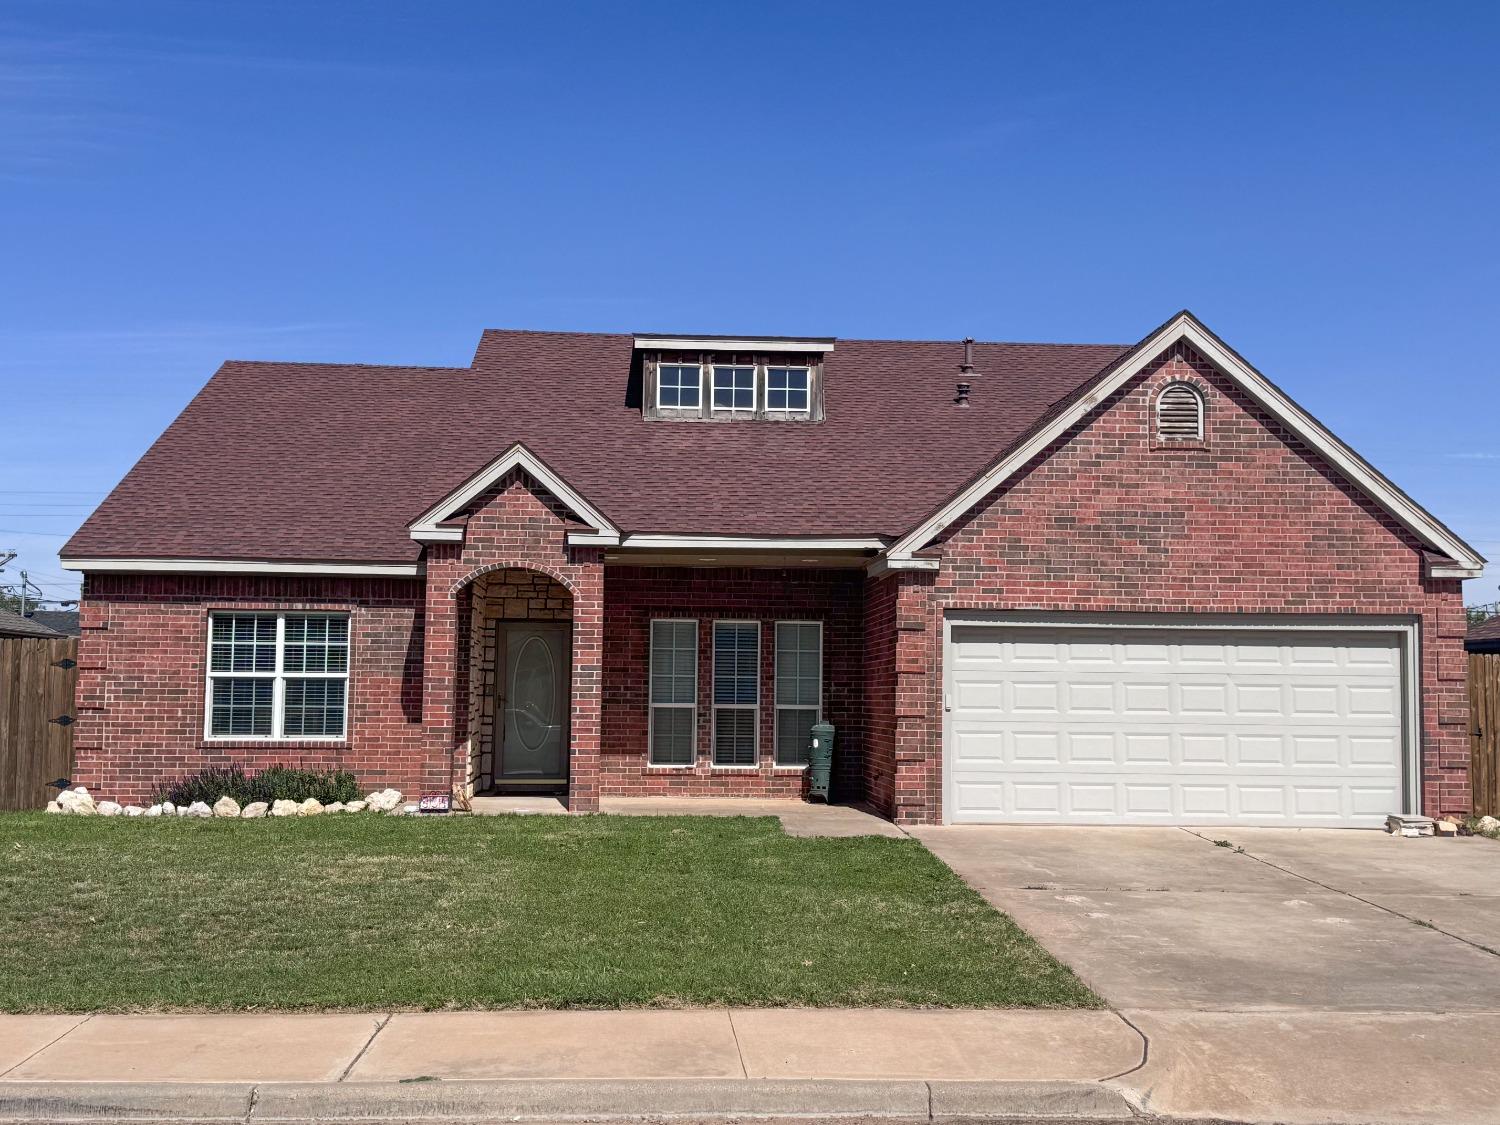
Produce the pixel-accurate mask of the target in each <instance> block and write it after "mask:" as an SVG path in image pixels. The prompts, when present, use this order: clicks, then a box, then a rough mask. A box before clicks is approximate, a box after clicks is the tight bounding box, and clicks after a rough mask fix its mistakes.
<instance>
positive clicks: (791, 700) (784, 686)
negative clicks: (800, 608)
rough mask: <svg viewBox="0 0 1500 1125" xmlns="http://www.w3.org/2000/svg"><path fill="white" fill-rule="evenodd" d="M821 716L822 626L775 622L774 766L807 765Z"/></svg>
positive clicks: (801, 622)
mask: <svg viewBox="0 0 1500 1125" xmlns="http://www.w3.org/2000/svg"><path fill="white" fill-rule="evenodd" d="M822 716H823V625H822V622H819V621H778V622H776V764H777V765H778V766H805V765H807V751H808V744H809V742H810V740H811V738H812V728H813V724H814V723H816V722H818V721H819V720H820V719H821V718H822Z"/></svg>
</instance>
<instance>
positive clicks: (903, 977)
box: [0, 814, 1100, 1012]
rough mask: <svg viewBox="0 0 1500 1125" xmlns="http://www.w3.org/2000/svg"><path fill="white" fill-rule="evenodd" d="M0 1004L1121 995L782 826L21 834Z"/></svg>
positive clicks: (929, 867) (13, 855)
mask: <svg viewBox="0 0 1500 1125" xmlns="http://www.w3.org/2000/svg"><path fill="white" fill-rule="evenodd" d="M0 851H3V856H4V860H3V866H0V934H3V935H4V940H3V941H0V1010H5V1011H12V1012H36V1011H86V1010H87V1011H132V1010H160V1009H239V1008H243V1009H266V1008H336V1009H392V1008H395V1009H411V1008H429V1009H430V1008H505V1007H633V1006H643V1005H645V1006H663V1007H677V1006H683V1005H697V1004H708V1005H714V1004H738V1005H824V1006H827V1005H855V1006H877V1005H879V1006H894V1005H933V1006H977V1007H1010V1006H1038V1007H1088V1006H1097V1005H1098V1004H1099V1003H1100V1001H1099V1000H1098V999H1097V998H1096V997H1095V996H1093V995H1092V994H1091V993H1090V992H1089V990H1088V989H1087V988H1085V987H1084V986H1083V984H1081V983H1080V982H1079V981H1078V979H1077V978H1076V977H1074V976H1073V974H1072V972H1071V971H1070V970H1068V969H1067V968H1065V967H1064V966H1063V965H1061V964H1059V963H1058V962H1057V961H1055V960H1054V959H1053V958H1052V957H1051V956H1049V955H1048V954H1047V953H1046V952H1045V951H1044V950H1042V948H1041V947H1040V946H1038V945H1037V944H1036V943H1035V942H1034V941H1032V939H1031V938H1030V937H1028V936H1027V935H1026V934H1025V933H1024V932H1023V931H1022V930H1021V929H1020V928H1019V927H1017V926H1016V925H1015V923H1013V922H1012V921H1011V920H1010V919H1009V918H1007V917H1006V916H1005V915H1003V914H1000V913H998V912H996V911H995V910H993V909H992V908H991V907H990V906H988V905H987V904H986V903H985V902H984V900H983V899H981V898H980V897H979V896H978V895H977V894H975V893H974V892H973V891H971V890H969V888H968V887H966V886H965V885H964V884H963V883H962V882H960V881H959V879H958V878H957V876H955V875H954V874H953V873H952V872H951V871H949V870H948V869H947V868H946V867H945V866H944V865H943V864H941V863H940V862H938V860H937V859H935V858H934V857H933V856H932V855H931V854H930V853H928V852H927V850H926V849H924V848H923V847H922V846H921V845H920V844H918V843H916V842H915V841H912V840H887V839H880V838H875V837H865V838H859V839H799V838H792V837H789V836H786V835H785V834H783V833H782V831H781V828H780V825H779V823H778V822H777V821H776V820H774V819H769V818H768V819H749V818H734V819H723V818H710V817H661V818H658V817H608V816H590V817H465V818H452V819H437V818H433V819H417V818H403V819H386V818H378V817H362V816H345V817H333V816H329V817H318V818H311V819H307V820H284V821H270V820H267V821H213V820H209V821H161V820H156V821H141V820H124V819H110V820H102V819H99V818H88V819H84V818H72V817H59V816H46V815H41V814H15V815H9V816H3V817H0Z"/></svg>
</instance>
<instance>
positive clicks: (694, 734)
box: [414, 450, 895, 812]
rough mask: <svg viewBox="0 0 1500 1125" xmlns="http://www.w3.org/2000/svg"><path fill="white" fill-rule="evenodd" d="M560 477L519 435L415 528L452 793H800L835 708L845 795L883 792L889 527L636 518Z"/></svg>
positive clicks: (889, 662) (838, 792)
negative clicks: (637, 522) (882, 539)
mask: <svg viewBox="0 0 1500 1125" xmlns="http://www.w3.org/2000/svg"><path fill="white" fill-rule="evenodd" d="M502 470H503V471H502ZM566 491H567V490H566V488H565V486H564V485H563V484H562V482H560V481H556V480H548V479H547V474H546V473H545V470H544V466H541V465H540V464H539V463H538V462H536V461H535V460H534V459H529V458H528V457H527V456H526V455H525V452H524V450H519V451H513V452H512V453H511V454H508V455H507V457H506V458H505V459H503V460H502V461H501V462H498V463H497V464H496V465H495V466H492V468H491V469H490V470H486V471H485V473H483V474H481V475H480V477H478V478H476V480H475V481H473V482H470V483H469V484H467V485H465V486H464V488H463V489H462V490H460V492H459V493H457V494H455V498H450V499H449V500H447V501H445V502H444V503H443V504H442V505H439V506H438V507H436V508H434V509H433V513H434V514H433V515H432V518H431V519H428V520H426V521H425V523H424V525H423V526H422V527H421V528H420V529H419V530H418V531H415V532H414V535H417V536H418V537H419V538H421V540H422V541H423V542H424V543H425V544H426V549H425V555H424V566H425V573H426V607H425V613H424V618H425V624H424V632H425V637H424V642H423V679H422V684H423V687H422V692H423V707H422V714H423V724H424V727H425V728H426V729H427V732H428V737H429V738H430V739H431V742H430V744H429V745H430V748H431V749H430V753H431V757H430V758H429V761H431V762H433V763H435V764H436V763H439V762H442V763H447V772H448V773H449V774H450V778H451V782H450V784H451V788H452V790H453V792H454V794H455V795H456V796H458V797H460V798H461V799H465V800H467V799H471V798H473V797H476V796H478V797H486V796H501V795H504V796H527V795H530V796H555V797H559V798H561V799H562V800H563V801H564V802H565V803H566V805H567V808H568V809H569V810H570V811H572V812H595V811H598V809H599V807H600V801H601V799H605V798H615V797H618V798H674V799H687V798H691V799H714V800H723V799H732V798H749V799H758V800H789V801H795V800H801V799H803V798H805V797H806V796H807V792H808V772H807V761H808V749H809V741H810V737H809V736H810V731H811V728H812V727H813V725H814V724H815V723H819V722H824V723H831V724H832V725H833V726H834V727H835V729H836V731H837V736H836V743H835V750H834V764H833V776H832V797H833V799H834V800H835V801H840V802H845V803H848V802H858V801H864V800H867V799H868V800H870V801H871V803H872V804H874V805H876V806H877V807H880V808H882V811H889V808H888V806H890V804H891V799H890V798H891V792H892V787H891V784H890V777H891V776H892V774H893V770H894V762H895V758H894V754H893V752H892V750H891V746H892V740H891V738H890V724H891V720H892V717H893V713H892V708H891V706H890V704H891V702H892V700H893V698H894V697H893V694H892V692H891V690H890V689H891V687H892V685H893V684H894V678H895V676H894V672H895V669H894V648H893V646H892V644H891V643H890V642H891V640H892V638H893V637H894V633H893V632H892V630H893V628H894V624H895V618H894V615H893V613H891V612H890V606H889V604H888V601H889V599H888V598H887V597H886V596H885V595H884V594H883V593H882V594H880V595H879V596H876V595H874V594H872V595H870V597H871V599H872V601H873V603H874V604H877V605H878V606H879V607H880V608H879V611H878V620H877V621H876V622H874V629H875V632H876V635H875V636H873V637H872V635H871V633H870V630H869V629H868V628H867V624H869V623H867V619H866V599H867V593H866V590H867V586H871V584H872V582H873V585H874V586H876V587H884V586H886V585H889V583H888V582H880V581H877V580H872V579H871V577H870V575H869V574H868V573H867V568H868V566H869V564H870V562H871V560H872V556H873V554H874V552H875V550H876V548H877V547H878V542H874V543H872V542H871V541H864V540H855V541H845V540H805V541H804V540H774V541H772V540H767V541H759V540H756V541H742V540H734V539H730V538H726V537H713V536H709V537H671V536H645V535H632V536H624V535H622V534H621V533H619V532H618V531H617V530H614V529H612V528H610V527H608V526H606V525H605V523H604V521H603V520H602V517H600V516H599V515H598V513H594V514H593V515H592V516H591V517H590V520H591V522H590V523H589V525H588V527H587V529H585V528H584V527H582V526H581V525H580V523H579V522H578V519H577V518H575V517H576V514H577V513H579V512H581V511H584V510H586V505H585V504H584V502H583V501H582V500H581V499H580V498H578V497H576V496H572V497H569V496H566V495H564V493H566ZM455 505H458V507H455ZM872 735H873V736H874V737H873V738H872ZM872 743H873V744H878V745H876V746H875V748H874V750H873V752H872Z"/></svg>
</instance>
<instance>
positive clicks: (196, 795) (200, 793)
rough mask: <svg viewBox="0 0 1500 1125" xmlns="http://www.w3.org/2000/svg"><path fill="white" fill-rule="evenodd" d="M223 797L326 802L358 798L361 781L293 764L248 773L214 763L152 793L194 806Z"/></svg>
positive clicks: (338, 772)
mask: <svg viewBox="0 0 1500 1125" xmlns="http://www.w3.org/2000/svg"><path fill="white" fill-rule="evenodd" d="M220 797H233V798H234V799H235V800H236V801H238V802H239V803H240V804H242V805H248V804H249V803H250V802H251V801H266V802H271V801H305V800H307V799H308V798H309V797H313V798H315V799H316V800H318V801H320V802H322V803H323V804H325V805H329V804H332V803H333V802H334V801H357V800H359V798H360V791H359V781H358V779H357V778H356V777H355V776H354V775H353V774H352V773H350V772H348V771H347V770H327V771H318V770H303V769H296V768H294V767H292V766H280V765H278V766H267V767H266V768H265V769H263V770H261V771H260V773H258V774H253V775H251V774H247V773H246V772H245V768H244V767H243V766H239V765H229V766H212V767H210V768H209V769H205V770H199V771H198V772H197V773H193V774H189V775H188V776H186V777H183V778H179V779H178V780H177V781H174V782H172V783H171V784H169V785H163V786H161V787H160V788H158V789H157V790H156V791H155V792H154V793H153V794H152V795H151V800H152V803H154V804H159V803H161V802H162V801H171V802H172V803H173V804H174V805H191V804H192V803H193V802H194V801H202V802H204V803H205V804H209V805H211V804H213V803H214V802H215V801H217V800H218V799H219V798H220Z"/></svg>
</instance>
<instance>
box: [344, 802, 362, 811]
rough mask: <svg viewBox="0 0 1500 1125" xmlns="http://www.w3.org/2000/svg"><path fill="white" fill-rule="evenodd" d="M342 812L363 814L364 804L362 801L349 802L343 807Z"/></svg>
mask: <svg viewBox="0 0 1500 1125" xmlns="http://www.w3.org/2000/svg"><path fill="white" fill-rule="evenodd" d="M344 811H345V812H364V811H365V803H364V802H363V801H350V802H349V803H348V804H346V805H345V806H344Z"/></svg>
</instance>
